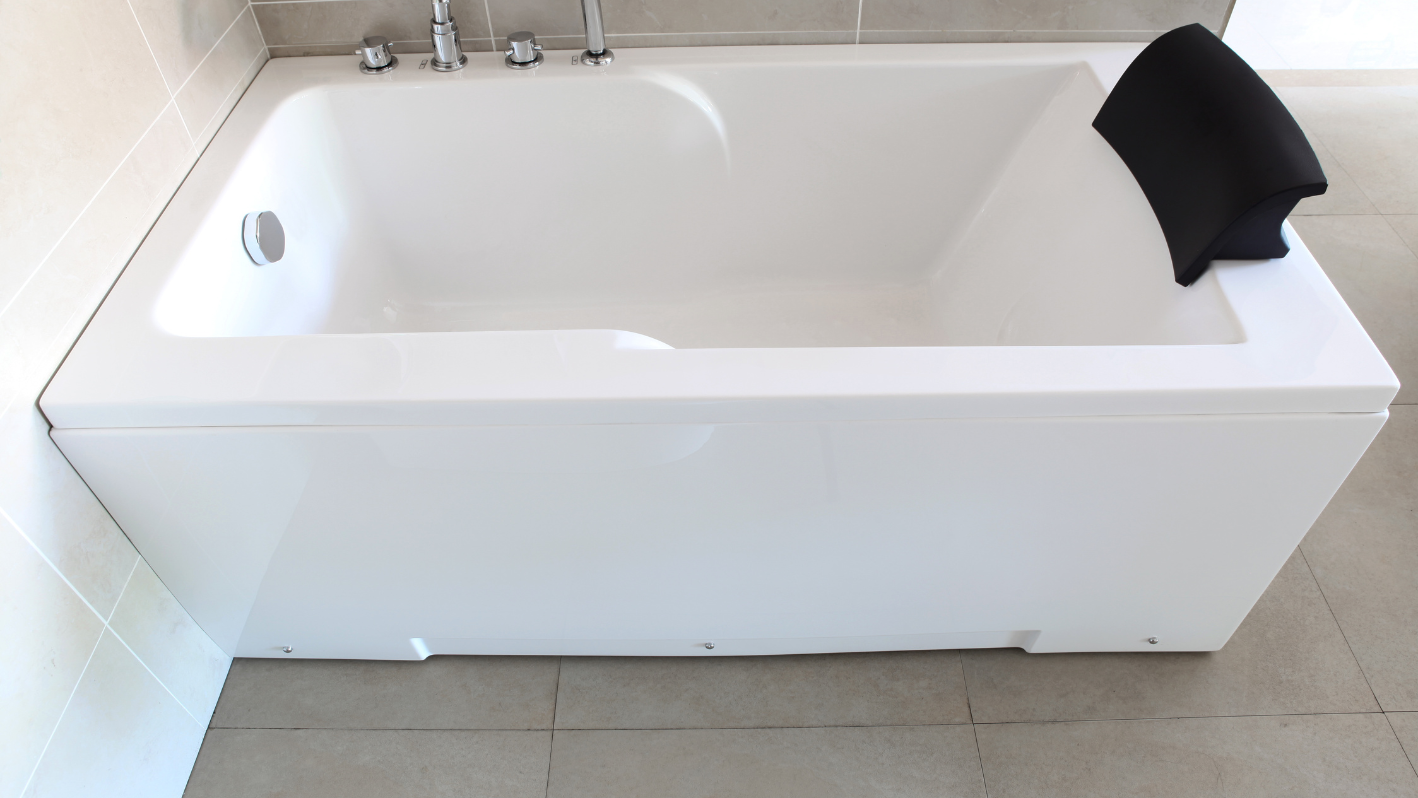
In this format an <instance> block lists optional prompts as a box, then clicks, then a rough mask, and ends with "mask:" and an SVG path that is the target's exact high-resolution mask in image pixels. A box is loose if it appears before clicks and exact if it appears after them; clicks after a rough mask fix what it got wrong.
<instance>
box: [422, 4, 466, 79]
mask: <svg viewBox="0 0 1418 798" xmlns="http://www.w3.org/2000/svg"><path fill="white" fill-rule="evenodd" d="M429 26H430V27H429V36H431V37H432V39H433V59H432V63H431V64H430V66H432V67H433V68H434V70H435V71H438V72H453V71H455V70H458V69H462V68H463V67H464V66H467V64H468V57H467V56H466V55H463V38H462V37H461V36H459V35H458V23H457V22H455V21H454V20H453V11H452V10H451V9H449V7H448V0H433V19H432V20H431V21H430V23H429Z"/></svg>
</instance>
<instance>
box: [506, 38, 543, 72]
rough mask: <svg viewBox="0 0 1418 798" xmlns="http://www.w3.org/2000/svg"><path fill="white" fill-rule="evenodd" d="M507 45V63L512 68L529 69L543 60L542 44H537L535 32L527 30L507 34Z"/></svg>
mask: <svg viewBox="0 0 1418 798" xmlns="http://www.w3.org/2000/svg"><path fill="white" fill-rule="evenodd" d="M507 47H508V50H507V65H508V66H510V67H512V68H513V69H531V68H532V67H534V66H537V65H538V64H540V63H541V62H542V60H543V56H542V53H541V49H542V46H541V45H540V44H537V37H536V34H534V33H532V32H531V31H529V30H519V31H517V32H516V33H512V34H509V35H508V37H507Z"/></svg>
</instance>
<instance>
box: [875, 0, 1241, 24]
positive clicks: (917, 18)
mask: <svg viewBox="0 0 1418 798" xmlns="http://www.w3.org/2000/svg"><path fill="white" fill-rule="evenodd" d="M1229 5H1230V0H1125V1H1124V0H1111V1H1110V2H1109V1H1105V2H1092V3H1066V2H1059V0H1022V1H1021V2H1011V3H999V2H992V0H864V2H863V3H862V30H864V31H866V30H953V31H961V30H988V31H1016V30H1041V31H1042V30H1047V31H1066V30H1085V31H1104V30H1130V31H1168V30H1171V29H1173V28H1176V27H1180V26H1182V25H1190V24H1191V23H1193V22H1200V23H1201V24H1203V25H1205V26H1206V27H1208V28H1210V29H1212V30H1217V29H1219V28H1220V27H1221V23H1222V21H1223V20H1224V19H1225V17H1226V11H1227V9H1228V7H1229Z"/></svg>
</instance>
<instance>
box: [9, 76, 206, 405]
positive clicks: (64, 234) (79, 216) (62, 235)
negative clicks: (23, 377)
mask: <svg viewBox="0 0 1418 798" xmlns="http://www.w3.org/2000/svg"><path fill="white" fill-rule="evenodd" d="M176 103H177V100H175V99H173V98H171V97H169V98H168V101H167V105H164V106H163V107H162V110H161V111H159V112H157V114H155V115H154V116H153V121H151V122H149V123H148V126H147V127H146V128H144V129H143V132H142V133H140V134H139V135H138V138H137V140H136V141H134V142H133V146H131V147H129V148H128V151H127V152H125V153H124V154H123V157H122V158H121V159H120V160H119V161H118V164H117V165H116V166H114V167H113V171H111V172H109V173H108V177H106V178H104V181H103V183H102V184H101V185H100V186H99V187H98V189H97V190H96V191H94V193H93V196H91V197H89V201H88V202H86V203H84V207H82V208H80V209H79V212H78V213H76V214H74V218H73V219H72V220H70V222H69V226H68V227H65V228H64V232H62V233H60V234H59V237H58V238H56V239H55V240H54V245H53V246H51V247H50V248H49V251H48V252H46V253H44V257H43V258H40V260H39V263H37V264H36V265H35V267H34V269H32V270H31V271H30V273H29V275H28V276H27V277H25V281H24V282H22V283H20V287H19V288H16V289H15V293H14V295H13V296H11V297H10V299H9V300H8V301H6V303H5V305H4V307H0V318H4V317H5V314H6V313H8V312H9V310H10V308H11V307H13V306H14V304H15V302H16V300H18V299H19V298H20V297H21V296H22V295H23V294H24V292H25V289H26V288H28V287H29V284H30V283H31V282H32V281H33V280H34V278H35V275H37V274H39V273H40V271H41V270H42V269H43V268H44V267H45V265H46V264H48V263H49V259H50V258H51V257H53V256H54V253H55V252H56V251H57V250H58V249H59V247H60V245H61V244H63V243H64V241H65V239H67V238H68V237H69V234H70V233H72V232H73V231H74V226H75V225H77V224H78V223H79V220H80V219H82V218H84V214H86V213H88V211H89V208H91V207H93V204H94V202H95V201H96V200H97V199H98V198H99V195H101V194H103V192H104V189H106V188H108V184H109V183H111V182H113V178H114V177H116V176H117V175H118V173H119V172H120V171H122V170H123V166H124V164H126V163H128V159H129V158H132V157H133V153H134V152H136V151H137V149H138V146H139V145H141V144H142V143H143V139H145V138H147V137H148V134H149V133H151V132H152V130H153V127H154V126H156V125H157V123H158V120H160V119H162V116H163V114H165V113H167V109H168V107H169V106H172V105H175V104H176ZM189 135H190V134H189ZM18 392H19V391H18V389H17V390H16V392H15V394H18ZM15 394H12V395H11V396H10V397H9V401H7V402H6V403H5V409H4V410H3V411H0V415H3V413H5V412H8V411H9V409H10V405H11V404H13V400H14V396H15Z"/></svg>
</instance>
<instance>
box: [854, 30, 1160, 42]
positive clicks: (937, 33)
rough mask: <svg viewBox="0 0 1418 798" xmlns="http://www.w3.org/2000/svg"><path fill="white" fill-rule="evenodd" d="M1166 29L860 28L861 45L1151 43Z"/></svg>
mask: <svg viewBox="0 0 1418 798" xmlns="http://www.w3.org/2000/svg"><path fill="white" fill-rule="evenodd" d="M1162 33H1165V31H1152V30H1079V31H1073V30H1060V31H1054V30H1042V31H1040V30H863V31H862V35H861V40H860V43H861V44H912V43H917V42H924V43H928V44H930V43H935V44H952V43H956V42H1150V41H1152V40H1153V39H1155V38H1157V37H1158V36H1160V35H1161V34H1162Z"/></svg>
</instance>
